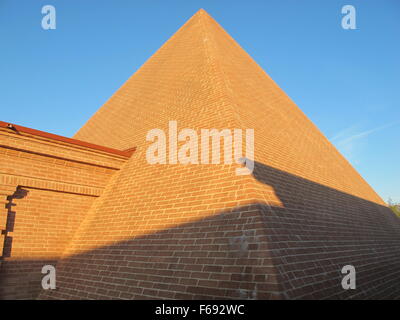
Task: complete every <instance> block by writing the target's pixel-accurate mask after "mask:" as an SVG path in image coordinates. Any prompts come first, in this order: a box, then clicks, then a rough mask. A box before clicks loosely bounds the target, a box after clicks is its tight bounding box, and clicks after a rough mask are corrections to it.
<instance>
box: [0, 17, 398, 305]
mask: <svg viewBox="0 0 400 320" xmlns="http://www.w3.org/2000/svg"><path fill="white" fill-rule="evenodd" d="M172 120H174V121H177V124H178V127H179V128H180V129H183V128H192V129H194V130H197V131H200V130H201V129H203V128H210V129H211V128H216V129H218V130H222V129H232V130H233V129H243V130H244V129H248V128H251V129H254V150H255V167H254V171H253V173H252V174H251V175H236V174H235V170H236V169H237V168H239V167H240V164H237V163H232V164H223V163H221V164H186V165H182V164H149V163H148V161H147V160H146V149H147V147H148V145H149V142H148V141H146V134H147V132H149V130H151V129H154V128H159V129H162V130H164V131H166V132H168V123H169V121H172ZM0 139H1V145H0V152H1V154H2V157H1V158H0V159H1V160H0V173H1V175H0V195H1V196H2V198H3V202H4V204H5V209H3V210H2V212H1V216H0V228H1V230H2V234H1V237H2V239H0V244H1V246H2V248H1V250H2V260H1V266H0V268H1V269H0V297H1V298H3V299H13V298H21V299H110V298H112V299H157V298H168V299H207V298H230V299H238V298H243V299H301V298H315V299H334V298H339V299H346V298H359V299H364V298H392V299H396V298H400V272H399V271H400V270H399V265H400V251H399V246H400V222H399V219H398V218H397V217H396V216H395V215H394V214H393V213H392V212H391V211H390V210H389V208H388V207H387V206H386V205H385V203H384V202H383V201H382V199H381V198H380V197H379V196H378V195H377V194H376V193H375V192H374V190H372V188H371V187H370V186H369V185H368V184H367V183H366V182H365V181H364V180H363V178H362V177H361V176H360V175H359V174H358V173H357V172H356V171H355V170H354V168H353V167H352V166H351V165H350V164H349V163H348V162H347V161H346V160H345V159H344V158H343V156H342V155H341V154H340V153H339V152H338V151H337V150H336V149H335V147H334V146H333V145H332V144H331V143H330V142H329V141H328V140H327V139H326V137H325V136H324V135H323V134H322V133H321V132H320V131H319V130H318V128H316V126H315V125H314V124H313V123H312V122H311V121H310V120H309V119H308V118H307V117H306V116H305V115H304V114H303V113H302V111H301V110H300V109H299V108H298V107H297V106H296V105H295V104H294V102H293V101H292V100H291V99H290V98H289V97H288V96H287V95H286V94H285V93H284V92H283V91H282V90H281V89H280V88H279V87H278V86H277V85H276V84H275V82H274V81H273V80H272V79H271V78H270V77H269V76H268V75H267V74H266V73H265V72H264V71H263V70H262V69H261V68H260V67H259V66H258V65H257V64H256V63H255V62H254V61H253V60H252V59H251V57H250V56H249V55H248V54H247V53H246V52H245V51H244V50H243V49H242V48H241V47H240V46H239V45H238V44H237V43H236V42H235V41H234V40H233V39H232V38H231V37H230V36H229V35H228V34H227V33H226V32H225V31H224V30H223V29H222V28H221V27H220V26H219V25H218V24H217V23H216V22H215V21H214V20H213V19H212V18H211V17H210V16H209V15H208V14H207V13H206V12H204V11H203V10H200V11H199V12H198V13H197V14H195V15H194V16H193V17H192V18H191V19H190V20H189V21H188V22H187V23H186V24H185V25H184V26H182V28H181V29H180V30H179V31H178V32H177V33H176V34H175V35H173V36H172V37H171V38H170V39H169V40H168V41H167V42H166V43H165V44H164V45H163V46H162V47H161V48H160V49H159V50H158V51H157V52H156V53H155V54H154V55H153V56H152V57H151V58H150V59H149V60H148V61H147V62H146V63H145V64H144V65H143V66H142V67H141V68H140V69H139V70H138V71H137V72H136V73H135V74H134V75H133V76H132V77H131V78H130V79H128V80H127V81H126V83H125V84H124V85H123V86H122V87H121V88H120V89H119V90H118V91H117V92H116V93H115V94H114V95H113V96H112V97H111V98H110V99H109V100H108V101H107V102H106V103H105V105H104V106H103V107H101V108H100V109H99V110H98V111H97V113H96V114H95V115H94V116H93V117H92V118H91V119H90V120H89V121H88V122H87V123H86V124H85V125H84V126H83V127H82V128H81V129H80V130H79V131H78V132H77V133H76V135H75V136H74V138H73V139H69V138H65V137H60V136H55V135H51V134H48V133H44V132H40V131H37V130H32V129H28V128H24V127H20V126H17V125H8V124H7V123H0ZM135 148H136V149H135ZM46 264H50V265H54V266H56V270H57V288H56V289H55V290H43V289H42V287H41V279H42V277H43V275H42V274H41V268H42V266H43V265H46ZM345 265H353V266H354V267H355V269H356V274H357V288H356V289H354V290H344V289H343V288H342V285H341V281H342V277H343V276H344V275H343V274H342V273H341V270H342V267H343V266H345Z"/></svg>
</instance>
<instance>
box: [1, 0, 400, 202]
mask: <svg viewBox="0 0 400 320" xmlns="http://www.w3.org/2000/svg"><path fill="white" fill-rule="evenodd" d="M47 4H50V5H53V6H55V8H56V10H57V11H56V12H57V29H56V30H49V31H45V30H43V29H42V27H41V20H42V16H43V15H42V14H41V8H42V6H44V5H47ZM346 4H351V5H353V6H354V7H355V8H356V23H357V30H344V29H342V28H341V18H342V16H343V15H342V14H341V8H342V6H343V5H346ZM199 8H204V9H205V10H206V11H207V12H209V13H210V14H211V15H212V16H213V17H214V18H215V19H216V20H217V21H218V22H219V23H220V24H221V25H222V26H223V27H224V28H225V29H226V30H227V31H228V32H229V33H230V34H231V35H232V36H233V38H234V39H235V40H236V41H237V42H239V44H240V45H241V46H242V47H243V48H244V49H245V50H246V51H247V52H248V53H249V54H250V55H251V56H252V57H253V58H254V59H255V60H256V61H257V62H258V63H259V64H260V65H261V67H263V68H264V70H266V71H267V72H268V73H269V75H270V76H271V77H272V78H273V79H274V80H275V81H276V82H277V83H278V84H279V86H281V88H283V89H284V90H285V92H286V93H287V94H288V95H289V96H290V97H291V98H292V99H293V100H294V101H295V102H296V103H297V105H298V106H299V107H300V108H301V109H302V110H303V111H304V112H305V113H306V115H307V116H308V117H309V118H310V119H311V120H312V121H313V122H314V123H315V124H316V125H317V126H318V127H319V128H320V129H321V131H322V132H323V133H324V134H325V135H326V136H327V137H328V138H329V139H330V140H331V141H332V142H333V143H334V144H335V145H336V146H337V147H338V149H339V150H340V151H341V152H342V154H343V155H344V156H345V157H346V158H347V159H348V160H349V161H350V162H351V163H352V164H353V165H354V167H355V168H356V169H357V170H358V171H359V172H360V173H361V175H362V176H363V177H364V178H365V179H366V180H367V181H368V182H369V183H370V184H371V185H372V187H373V188H374V189H375V190H376V191H377V192H378V193H379V194H380V195H381V197H382V198H383V199H384V200H387V199H388V197H391V198H392V199H393V200H395V201H400V170H399V163H400V161H399V159H400V148H399V147H400V80H399V76H400V1H399V0H391V1H390V0H362V1H356V0H346V1H336V0H324V1H321V0H314V1H312V0H303V1H299V0H273V1H272V0H270V1H267V0H259V1H235V0H210V1H194V0H192V1H190V0H187V1H184V0H180V1H172V0H168V1H167V0H153V1H134V0H130V1H128V0H126V1H122V0H112V1H111V0H109V1H100V0H85V1H78V0H62V1H61V0H46V1H39V0H30V1H22V0H0V41H1V44H0V108H1V109H0V111H1V116H0V119H1V120H3V121H7V122H12V123H16V124H20V125H23V126H27V127H31V128H35V129H39V130H43V131H48V132H51V133H56V134H60V135H64V136H72V135H73V134H74V133H75V132H76V130H78V129H79V128H80V127H81V126H82V125H83V124H84V123H85V121H86V120H87V119H89V118H90V117H91V115H92V114H93V113H94V112H95V111H96V110H97V109H98V108H99V107H100V106H101V105H102V104H103V103H104V102H105V101H106V100H107V99H108V98H109V97H110V96H111V95H112V93H114V92H115V90H117V89H118V88H119V87H120V86H121V85H122V84H123V83H124V81H125V80H127V79H128V77H129V76H130V75H131V74H133V73H134V72H135V71H136V70H137V69H138V68H139V67H140V66H141V65H142V64H143V63H144V62H145V61H146V60H147V59H148V58H149V57H150V55H151V54H153V53H154V52H155V51H156V50H157V49H158V48H159V47H160V46H161V45H162V44H163V43H164V42H165V41H166V40H167V39H168V38H169V37H170V36H171V35H172V34H173V33H174V32H175V31H176V30H177V29H178V28H179V27H180V26H181V25H182V24H183V23H184V22H185V21H186V20H187V19H188V18H190V17H191V16H192V15H193V14H194V13H195V12H196V11H197V10H198V9H199Z"/></svg>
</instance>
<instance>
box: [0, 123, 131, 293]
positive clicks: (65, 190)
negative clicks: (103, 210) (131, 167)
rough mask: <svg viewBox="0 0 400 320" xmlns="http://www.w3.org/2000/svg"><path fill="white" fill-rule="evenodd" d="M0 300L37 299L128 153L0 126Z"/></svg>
mask: <svg viewBox="0 0 400 320" xmlns="http://www.w3.org/2000/svg"><path fill="white" fill-rule="evenodd" d="M0 154H1V157H0V201H1V205H2V209H1V210H0V230H1V238H0V256H1V259H0V299H35V298H37V296H38V294H39V292H40V291H41V290H42V287H41V279H42V277H43V276H44V275H43V274H41V270H42V267H43V266H44V265H46V264H51V265H56V262H57V260H58V259H60V258H61V257H62V254H63V252H64V250H65V248H66V247H67V244H68V243H69V242H70V241H71V240H72V237H73V235H74V233H75V232H76V230H77V229H78V227H79V226H80V224H81V222H82V220H83V219H84V218H85V216H86V214H87V212H88V211H89V208H90V207H91V205H92V203H93V202H94V200H95V199H96V198H97V197H98V196H99V195H100V194H101V192H102V191H103V189H104V186H105V185H106V183H107V182H108V181H109V179H110V177H112V175H113V174H114V173H115V172H117V171H118V170H119V169H120V168H121V166H122V165H123V164H124V163H125V162H126V159H127V158H126V157H123V156H118V155H115V154H109V153H107V152H102V151H99V150H93V149H90V148H85V147H79V146H76V145H71V144H68V143H63V142H60V141H56V140H54V139H47V138H43V137H38V136H34V135H31V134H26V133H24V132H15V131H12V130H9V129H4V128H0Z"/></svg>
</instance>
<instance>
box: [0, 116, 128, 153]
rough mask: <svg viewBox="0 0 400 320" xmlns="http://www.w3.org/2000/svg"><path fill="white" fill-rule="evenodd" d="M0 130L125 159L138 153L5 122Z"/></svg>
mask: <svg viewBox="0 0 400 320" xmlns="http://www.w3.org/2000/svg"><path fill="white" fill-rule="evenodd" d="M0 128H5V129H8V130H9V131H10V132H14V133H16V134H18V133H27V134H30V135H33V136H37V137H41V138H46V139H49V140H54V141H58V142H64V143H68V144H72V145H75V146H80V147H84V148H88V149H93V150H97V151H103V152H106V153H111V154H115V155H119V156H123V157H127V158H129V157H130V156H131V155H132V154H133V153H134V152H135V151H136V147H133V148H129V149H126V150H118V149H113V148H109V147H104V146H100V145H98V144H94V143H90V142H86V141H82V140H78V139H73V138H67V137H64V136H59V135H57V134H53V133H49V132H45V131H40V130H36V129H32V128H27V127H23V126H20V125H16V124H13V123H8V122H4V121H0Z"/></svg>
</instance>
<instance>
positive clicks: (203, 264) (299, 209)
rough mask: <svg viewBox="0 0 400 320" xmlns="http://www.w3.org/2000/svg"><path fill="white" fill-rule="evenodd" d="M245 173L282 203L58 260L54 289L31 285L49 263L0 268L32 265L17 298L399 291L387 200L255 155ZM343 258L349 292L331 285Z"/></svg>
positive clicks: (334, 295)
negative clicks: (352, 276)
mask: <svg viewBox="0 0 400 320" xmlns="http://www.w3.org/2000/svg"><path fill="white" fill-rule="evenodd" d="M254 176H255V178H256V179H257V180H258V181H260V182H262V183H264V184H267V185H269V186H272V187H273V189H274V191H275V193H276V195H277V196H278V197H279V199H280V200H281V202H282V204H283V207H273V206H268V205H265V204H263V203H254V204H251V205H248V206H242V207H237V208H234V209H231V210H227V211H224V212H220V213H218V214H214V215H213V216H209V217H207V218H204V219H201V220H197V221H194V222H191V223H187V224H182V225H179V226H176V227H174V228H169V229H165V230H161V231H159V232H155V233H152V234H147V235H145V236H140V237H136V238H132V239H129V240H125V241H121V242H118V243H115V244H111V245H108V246H104V247H101V248H97V249H94V250H90V251H87V252H85V253H83V254H78V255H74V256H71V257H68V258H65V259H63V260H61V261H59V262H58V264H57V289H56V290H46V291H45V290H42V289H41V286H40V279H41V277H42V276H43V275H42V274H41V273H40V271H41V267H42V266H43V265H44V264H51V262H49V261H30V260H29V259H27V260H26V261H24V262H13V261H11V260H10V261H4V263H5V264H4V265H3V269H2V270H8V274H10V273H11V274H12V273H14V274H15V273H16V270H23V269H24V264H25V268H26V269H27V270H28V269H29V272H31V273H32V270H31V267H29V265H30V264H31V265H32V266H33V265H35V266H37V269H35V270H36V271H35V272H36V273H35V274H37V278H35V280H34V281H33V282H31V283H30V284H27V285H26V287H25V289H24V288H23V287H20V289H19V297H21V296H23V292H24V290H25V291H26V292H29V294H27V295H26V298H36V297H38V298H40V299H156V298H165V299H215V298H219V299H307V298H313V299H348V298H357V299H368V298H369V299H372V298H378V299H379V298H385V299H396V298H397V299H398V298H400V272H399V271H400V270H399V265H400V252H399V250H398V248H399V247H400V219H398V218H397V217H395V216H394V215H393V213H392V212H391V211H390V210H389V209H388V208H387V207H385V206H381V205H379V204H376V203H373V202H370V201H366V200H363V199H361V198H358V197H355V196H352V195H349V194H346V193H343V192H340V191H337V190H335V189H332V188H328V187H325V186H323V185H320V184H317V183H314V182H311V181H308V180H306V179H302V178H299V177H297V176H294V175H291V174H289V173H286V172H283V171H280V170H277V169H274V168H272V167H269V166H266V165H263V164H260V163H256V165H255V170H254ZM348 264H351V265H353V266H354V267H355V268H356V272H357V274H356V276H357V277H356V279H357V282H356V283H357V289H356V290H344V289H343V288H342V286H341V281H342V278H343V276H344V275H343V274H341V269H342V267H343V266H345V265H348ZM35 268H36V267H35ZM26 272H28V271H26ZM23 274H24V272H23V271H21V272H20V278H21V279H23V277H24V275H23ZM1 277H2V278H7V273H6V274H4V273H3V272H2V274H1ZM13 288H14V289H13ZM14 294H16V293H15V286H14V287H13V285H12V284H11V286H4V287H3V286H2V289H1V292H0V297H2V298H3V299H4V298H12V297H13V295H14Z"/></svg>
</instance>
